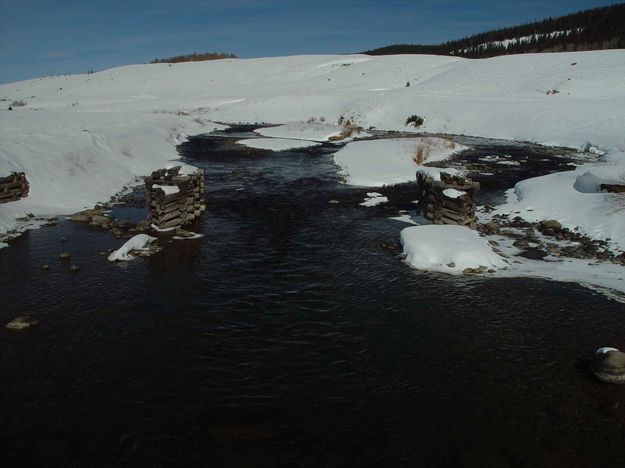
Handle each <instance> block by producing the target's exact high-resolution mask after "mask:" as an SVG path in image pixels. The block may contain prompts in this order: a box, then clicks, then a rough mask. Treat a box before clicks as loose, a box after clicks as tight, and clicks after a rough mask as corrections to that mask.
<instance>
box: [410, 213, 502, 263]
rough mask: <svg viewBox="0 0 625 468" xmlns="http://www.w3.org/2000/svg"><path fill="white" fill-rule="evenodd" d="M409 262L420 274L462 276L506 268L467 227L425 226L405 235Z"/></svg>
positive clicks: (500, 258) (414, 228)
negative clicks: (428, 272) (465, 271)
mask: <svg viewBox="0 0 625 468" xmlns="http://www.w3.org/2000/svg"><path fill="white" fill-rule="evenodd" d="M401 243H402V245H403V247H404V253H405V254H406V262H407V263H408V264H409V265H410V266H412V267H413V268H417V269H419V270H430V271H440V272H443V273H451V274H461V273H462V272H463V271H464V270H465V269H467V268H473V269H477V268H480V267H482V268H486V269H488V270H490V269H494V270H498V269H502V268H506V267H507V266H508V264H507V263H506V261H505V260H504V259H503V258H502V257H500V256H499V255H497V254H496V253H495V252H493V249H492V248H491V246H490V244H489V243H488V242H487V241H486V240H485V239H483V238H482V237H480V235H479V234H478V233H477V232H475V231H472V230H471V229H469V228H466V227H463V226H452V225H450V226H447V225H424V226H413V227H408V228H405V229H403V230H402V231H401Z"/></svg>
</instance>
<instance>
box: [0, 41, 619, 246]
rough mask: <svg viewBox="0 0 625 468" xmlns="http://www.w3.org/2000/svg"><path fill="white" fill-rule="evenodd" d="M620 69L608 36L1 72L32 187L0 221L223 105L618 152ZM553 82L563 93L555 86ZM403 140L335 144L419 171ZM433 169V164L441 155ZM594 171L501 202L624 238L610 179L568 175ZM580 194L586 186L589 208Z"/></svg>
mask: <svg viewBox="0 0 625 468" xmlns="http://www.w3.org/2000/svg"><path fill="white" fill-rule="evenodd" d="M573 62H575V63H577V65H576V66H574V67H573V66H571V63H573ZM407 81H410V83H411V86H410V87H405V84H406V82H407ZM624 83H625V50H604V51H591V52H573V53H557V54H553V53H550V54H522V55H513V56H512V55H511V56H500V57H494V58H491V59H485V60H469V59H463V58H459V57H442V56H422V55H393V56H377V57H372V56H363V55H351V56H337V55H335V56H327V55H319V56H292V57H273V58H261V59H246V60H239V59H227V60H217V61H206V62H190V63H179V64H174V65H171V66H170V65H169V64H144V65H130V66H125V67H119V68H114V69H110V70H105V71H102V72H98V73H94V74H89V75H87V74H82V75H66V76H55V77H46V78H40V79H35V80H29V81H24V82H19V83H9V84H4V85H0V96H2V97H3V98H4V99H8V100H20V99H22V100H25V101H27V105H26V106H24V107H20V108H18V109H16V110H13V111H11V112H9V111H5V110H0V141H2V145H0V172H3V173H6V172H12V171H24V172H26V176H27V177H28V180H29V181H30V183H31V190H30V194H29V196H28V197H27V198H24V199H21V200H19V201H15V202H11V203H6V204H3V205H0V233H3V232H6V231H7V230H9V229H12V228H16V227H19V226H18V224H19V223H18V222H17V221H16V218H17V217H22V216H24V215H25V214H26V213H28V212H32V213H33V214H35V215H36V216H41V215H44V216H49V215H59V214H68V213H72V212H76V211H79V210H81V209H83V208H85V207H91V206H93V204H95V203H97V202H101V201H106V200H108V199H109V197H110V196H111V195H112V194H114V193H116V192H118V191H119V190H121V189H122V188H123V187H124V186H128V185H129V184H135V183H137V179H136V177H137V176H142V175H146V174H149V173H150V172H151V171H153V170H155V169H158V168H160V167H163V165H164V164H167V163H169V162H171V161H172V160H175V159H177V153H176V148H175V147H176V145H178V144H179V143H181V142H182V141H184V139H185V136H186V135H189V134H200V133H207V132H211V131H213V130H214V129H223V128H225V127H224V126H223V125H219V124H215V123H213V122H216V121H219V122H251V123H254V122H272V123H275V124H284V125H279V126H277V127H272V128H265V129H261V130H259V132H258V133H259V134H260V135H263V136H266V137H268V136H269V137H278V138H285V139H297V140H311V141H318V142H320V141H321V142H322V141H327V140H328V139H329V138H330V137H332V136H336V135H338V134H340V132H341V128H340V127H339V126H338V125H336V122H338V121H339V118H340V117H343V118H344V119H349V120H350V121H351V122H353V123H354V124H355V125H358V126H361V127H363V128H365V129H368V128H370V127H375V128H376V129H384V130H399V131H409V132H429V133H454V134H465V135H475V136H485V137H491V138H503V139H511V140H515V139H518V140H530V141H533V142H537V143H544V144H553V145H562V146H570V147H575V148H580V149H582V148H589V147H596V148H597V149H598V148H601V150H600V151H601V152H603V151H606V152H607V153H608V154H607V155H606V158H608V159H609V158H610V157H611V155H613V154H615V153H616V152H618V150H619V147H621V148H622V146H623V145H624V144H625V137H624V136H623V132H622V129H623V128H625V106H624V105H623V102H624V100H625V85H624ZM552 89H557V90H558V91H559V93H558V94H555V95H547V94H546V92H547V91H548V90H552ZM413 114H418V115H421V116H423V117H424V119H425V121H424V124H423V126H422V127H420V128H419V129H414V128H411V127H406V126H405V121H406V118H407V117H408V116H410V115H413ZM322 120H323V121H322ZM361 136H362V135H361ZM589 142H592V144H591V145H589ZM405 144H407V143H405V142H399V141H397V140H391V141H387V142H378V141H363V142H354V143H349V144H348V145H347V147H345V148H344V149H343V150H342V151H341V152H340V153H339V154H337V155H335V160H336V162H337V164H339V165H340V166H341V168H342V171H343V173H344V175H345V176H346V180H347V182H348V183H352V184H355V185H364V186H379V185H385V184H393V183H398V182H406V181H412V180H414V173H415V166H416V165H415V164H414V163H413V162H412V161H411V159H410V158H407V157H406V156H407V154H406V151H407V150H408V149H409V148H405V147H404V146H403V145H405ZM437 151H438V150H436V151H434V153H435V154H436V153H437ZM443 157H446V156H443ZM612 166H613V169H618V171H620V170H622V169H621V168H622V166H621V165H619V164H616V165H614V164H613V165H612ZM424 170H427V171H432V173H433V174H436V172H435V171H436V170H435V169H433V168H428V169H424ZM587 171H590V172H591V173H592V174H595V175H596V176H597V177H598V178H600V179H601V180H605V179H607V178H608V174H607V173H598V172H601V171H599V170H598V169H596V168H592V167H591V168H585V169H584V168H582V169H579V170H577V169H576V170H575V171H574V174H568V175H563V176H558V175H554V176H549V177H551V178H550V179H547V182H548V183H552V182H553V183H554V184H555V185H556V187H555V189H556V191H555V192H554V193H556V194H557V195H558V196H557V197H550V198H549V199H548V200H550V202H549V203H548V202H547V201H541V200H540V199H539V197H538V195H539V193H542V194H543V195H544V194H545V190H544V189H542V188H541V183H536V182H533V181H528V182H527V184H525V185H520V186H519V187H518V188H519V194H520V196H521V199H520V200H516V199H515V198H516V197H511V198H510V201H509V203H510V205H509V206H508V208H510V209H515V210H520V211H522V212H523V216H534V217H538V216H539V215H540V216H545V217H554V218H556V219H559V220H560V221H563V222H565V223H566V225H570V226H572V225H575V224H577V223H580V224H579V225H580V226H581V227H582V228H583V229H584V231H585V232H589V233H591V234H592V235H593V236H597V237H613V238H614V239H619V240H618V242H619V245H623V241H624V240H625V239H623V236H624V235H625V234H619V232H620V233H624V232H625V229H623V225H624V223H623V221H622V211H618V203H617V200H620V199H619V198H617V195H614V194H602V193H581V192H579V191H577V190H575V189H574V188H573V186H574V184H575V181H576V180H577V177H578V176H582V175H583V174H584V173H585V172H587ZM438 172H440V170H438ZM618 174H619V172H615V173H612V175H611V177H612V178H614V177H615V176H616V177H618ZM568 195H571V197H572V198H571V200H569V201H567V200H566V196H568ZM573 199H577V200H579V201H582V202H583V203H582V205H581V209H580V210H578V209H577V205H576V204H573V203H572V200H573ZM551 202H553V206H551ZM512 205H514V208H513V207H512ZM530 207H531V208H532V209H534V211H533V212H531V211H529V208H530ZM572 208H573V209H572ZM593 208H595V209H594V210H593ZM532 213H533V214H532ZM584 213H586V214H587V215H589V217H588V219H586V220H585V218H584ZM611 218H613V219H611ZM22 228H23V227H22ZM619 229H620V231H619Z"/></svg>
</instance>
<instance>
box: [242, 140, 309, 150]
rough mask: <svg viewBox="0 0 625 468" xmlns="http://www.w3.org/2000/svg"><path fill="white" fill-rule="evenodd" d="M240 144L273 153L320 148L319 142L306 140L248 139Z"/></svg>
mask: <svg viewBox="0 0 625 468" xmlns="http://www.w3.org/2000/svg"><path fill="white" fill-rule="evenodd" d="M237 143H238V144H240V145H243V146H247V147H248V148H256V149H263V150H271V151H286V150H290V149H298V148H310V147H313V146H318V145H319V143H318V142H314V141H305V140H288V139H285V138H248V139H246V140H239V141H237Z"/></svg>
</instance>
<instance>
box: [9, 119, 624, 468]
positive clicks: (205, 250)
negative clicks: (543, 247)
mask: <svg viewBox="0 0 625 468" xmlns="http://www.w3.org/2000/svg"><path fill="white" fill-rule="evenodd" d="M239 131H240V129H239ZM242 135H243V136H245V135H247V134H246V133H243V134H242ZM231 136H232V135H231ZM226 137H227V135H226ZM226 137H197V138H193V139H191V140H190V141H189V142H188V143H186V144H184V145H182V147H181V148H180V151H181V153H182V154H183V155H184V156H186V157H188V158H189V162H191V163H192V164H195V165H198V166H201V167H203V168H205V169H206V201H207V211H206V213H205V215H204V216H203V218H202V219H201V221H198V222H197V223H196V224H195V225H194V226H192V227H191V229H192V230H195V231H196V232H203V233H204V234H205V237H204V238H202V239H200V240H196V241H167V239H166V238H161V239H160V240H159V242H160V243H161V245H163V246H164V250H163V251H161V252H159V253H158V254H156V255H153V256H152V257H149V258H147V259H137V260H135V261H133V262H129V263H125V264H117V265H115V264H112V263H110V262H107V261H106V257H105V256H102V255H100V254H99V253H100V252H101V251H105V250H106V249H109V248H117V247H119V246H120V245H121V243H122V242H123V241H121V240H116V239H115V238H113V237H112V236H111V235H110V234H109V233H106V232H103V231H98V230H96V229H94V228H90V227H88V226H85V225H81V224H74V223H70V222H61V223H59V224H58V225H57V226H54V227H48V228H44V229H40V230H37V231H31V232H28V233H26V234H25V235H24V236H23V237H22V238H21V239H19V240H17V241H16V242H14V243H13V245H12V246H11V247H10V248H7V249H3V250H1V251H0V297H1V301H2V302H1V303H2V307H1V308H0V319H1V320H2V323H3V324H4V323H7V322H8V321H10V320H12V319H13V318H15V317H16V316H20V315H24V314H30V315H32V316H34V317H36V318H37V319H38V320H39V322H40V323H39V325H38V326H37V327H35V328H33V329H32V330H30V331H28V332H27V333H21V334H15V333H10V332H8V331H6V330H1V332H2V333H1V334H0V382H1V386H0V421H1V427H0V460H4V461H5V463H3V465H2V466H63V467H65V466H209V467H231V466H232V467H364V466H367V467H386V466H406V467H414V466H474V467H490V466H497V467H499V466H515V467H516V466H563V467H576V466H588V467H599V466H615V467H616V466H624V464H625V443H624V442H625V427H624V424H625V388H622V387H615V386H609V385H607V384H601V383H599V382H597V381H595V380H594V379H593V378H592V376H591V375H590V374H589V372H588V365H587V360H588V359H589V357H590V356H591V354H592V352H593V351H594V350H595V349H596V348H598V347H599V346H603V345H610V346H617V347H618V346H619V345H621V346H623V345H625V320H624V312H625V310H624V307H623V304H620V303H618V302H614V301H610V300H608V299H607V298H605V297H604V296H602V295H600V294H599V293H596V292H594V291H591V290H588V289H584V288H582V287H580V286H578V285H575V284H567V283H556V282H548V281H543V280H534V279H485V278H479V277H451V276H446V275H440V274H432V273H425V272H419V271H415V270H412V269H410V268H409V267H408V266H406V265H405V264H404V263H403V262H402V261H401V259H399V258H398V257H397V255H396V254H395V253H394V252H393V251H392V249H391V250H389V249H387V248H382V247H381V244H391V245H395V244H397V242H398V239H399V233H400V230H401V229H403V228H404V227H406V226H407V225H406V224H403V223H400V222H398V221H394V220H391V219H389V217H391V216H397V214H398V210H399V209H414V205H413V204H411V201H412V200H414V199H415V198H416V197H415V196H414V186H413V185H411V184H406V185H402V186H398V187H394V188H388V189H385V188H383V189H380V190H378V191H379V192H382V193H384V194H385V195H388V196H389V198H390V202H389V203H388V204H386V205H381V206H379V207H376V208H364V207H361V206H359V205H358V204H359V203H360V202H361V201H362V200H363V198H364V195H365V193H366V192H367V191H370V190H365V189H360V188H353V187H348V186H345V185H342V184H340V183H339V179H338V177H337V175H336V167H335V166H334V165H333V163H332V156H331V152H332V151H333V150H334V149H336V148H333V147H330V146H322V147H320V148H316V149H312V150H300V151H289V152H283V153H271V152H252V151H244V150H241V149H239V150H236V149H235V148H234V147H233V146H232V144H231V142H230V140H229V139H228V138H226ZM472 144H473V146H474V148H475V149H474V150H473V151H472V152H468V153H466V154H465V155H462V156H458V157H457V158H455V160H456V161H457V162H459V163H460V162H464V163H466V162H473V163H475V164H476V165H479V164H481V163H480V161H481V159H480V158H482V157H483V156H485V155H492V154H500V155H503V154H506V155H509V156H510V157H513V158H516V160H521V161H522V164H521V166H512V165H510V166H505V168H504V169H505V170H502V172H501V174H499V176H497V177H494V178H491V179H488V177H489V176H482V179H483V187H484V190H483V192H484V196H485V197H487V198H490V199H493V200H496V199H498V198H500V197H501V194H502V190H503V189H505V188H508V187H511V186H512V185H513V184H514V182H515V181H516V180H518V179H519V178H523V177H525V176H527V174H528V173H531V174H534V173H535V172H536V173H545V172H549V171H551V170H562V167H564V165H566V164H567V163H568V160H567V159H565V158H551V159H548V157H546V155H548V153H549V150H546V149H541V148H539V147H531V146H527V145H520V144H519V145H514V144H511V143H508V144H507V145H506V144H503V143H493V142H480V141H477V140H476V141H473V142H472ZM542 159H547V160H546V161H543V162H540V161H541V160H542ZM491 169H492V168H491ZM477 170H478V171H479V170H480V169H479V168H478V169H477ZM484 171H485V172H486V170H484ZM491 172H492V170H491ZM478 178H479V176H478ZM135 196H136V198H137V199H139V203H140V200H141V193H140V192H139V193H137V194H136V195H135ZM329 200H338V201H339V202H340V203H338V204H329V203H328V201H329ZM116 214H117V215H118V216H126V217H134V218H137V217H142V216H144V212H143V210H142V209H141V208H137V207H133V206H132V203H131V204H129V207H120V208H117V209H116ZM61 236H65V237H67V238H68V241H67V242H66V243H60V242H59V241H58V239H59V237H61ZM62 251H68V252H70V253H71V255H72V259H71V262H70V263H72V264H76V265H78V266H79V267H80V268H81V270H80V271H79V272H77V273H70V272H69V264H70V263H66V262H63V261H61V260H58V255H59V253H60V252H62ZM45 263H47V264H49V265H50V267H51V268H50V271H43V270H42V269H41V265H42V264H45Z"/></svg>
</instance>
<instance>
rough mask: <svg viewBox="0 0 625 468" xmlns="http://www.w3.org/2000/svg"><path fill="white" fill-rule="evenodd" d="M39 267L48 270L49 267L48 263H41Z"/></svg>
mask: <svg viewBox="0 0 625 468" xmlns="http://www.w3.org/2000/svg"><path fill="white" fill-rule="evenodd" d="M41 269H42V270H49V269H50V265H47V264H46V265H41Z"/></svg>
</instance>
